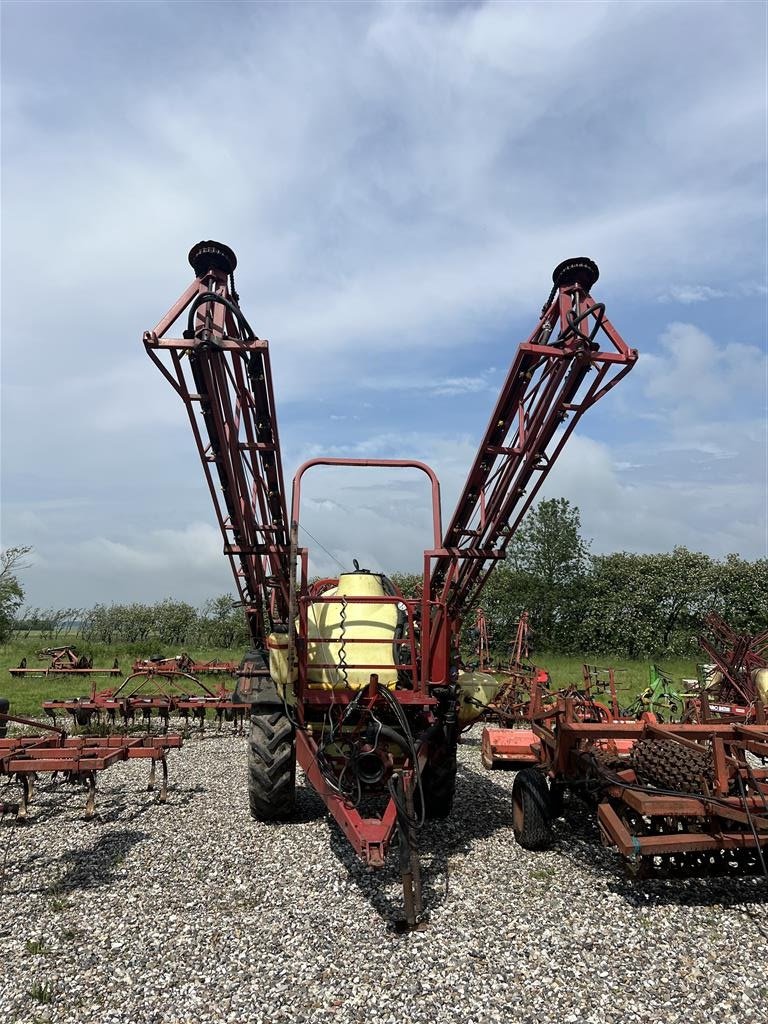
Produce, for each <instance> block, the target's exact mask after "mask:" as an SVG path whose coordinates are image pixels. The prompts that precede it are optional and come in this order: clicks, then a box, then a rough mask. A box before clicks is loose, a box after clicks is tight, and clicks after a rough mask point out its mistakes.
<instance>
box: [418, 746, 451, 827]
mask: <svg viewBox="0 0 768 1024" xmlns="http://www.w3.org/2000/svg"><path fill="white" fill-rule="evenodd" d="M421 788H422V790H423V792H424V817H425V818H447V817H448V816H449V815H450V813H451V808H452V807H453V797H454V794H455V792H456V743H455V742H454V743H446V745H445V746H444V747H441V748H440V749H439V750H438V751H437V752H436V754H435V757H434V760H430V761H428V762H427V764H426V767H425V768H424V772H423V774H422V776H421Z"/></svg>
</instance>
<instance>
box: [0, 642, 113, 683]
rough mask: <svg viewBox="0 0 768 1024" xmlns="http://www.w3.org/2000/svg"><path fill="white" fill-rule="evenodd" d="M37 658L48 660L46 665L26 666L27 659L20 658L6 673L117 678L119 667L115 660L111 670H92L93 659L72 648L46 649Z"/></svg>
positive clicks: (14, 674)
mask: <svg viewBox="0 0 768 1024" xmlns="http://www.w3.org/2000/svg"><path fill="white" fill-rule="evenodd" d="M37 657H38V658H40V659H45V658H47V659H48V664H47V665H40V666H39V667H38V666H32V668H30V667H29V666H28V665H27V659H26V658H22V659H21V664H20V665H19V666H18V668H10V669H8V671H9V672H10V674H11V675H12V676H56V675H59V676H88V675H96V676H97V675H101V676H105V675H110V676H119V675H120V666H119V664H118V662H117V658H115V660H114V663H113V665H112V668H94V667H93V658H89V657H88V656H87V655H85V654H78V653H77V650H76V649H75V648H74V647H68V646H67V647H46V648H45V650H42V651H38V652H37Z"/></svg>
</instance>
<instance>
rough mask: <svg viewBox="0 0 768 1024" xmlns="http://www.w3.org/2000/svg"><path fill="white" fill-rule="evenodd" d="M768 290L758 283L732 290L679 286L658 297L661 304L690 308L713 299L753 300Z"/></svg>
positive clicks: (701, 285) (748, 283)
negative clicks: (677, 304) (674, 304)
mask: <svg viewBox="0 0 768 1024" xmlns="http://www.w3.org/2000/svg"><path fill="white" fill-rule="evenodd" d="M767 293H768V288H766V286H765V285H764V284H759V283H758V282H757V281H744V282H742V283H740V284H737V285H734V287H732V288H730V289H727V290H726V289H723V288H713V287H712V286H711V285H708V284H677V285H670V287H669V288H667V289H666V291H664V292H662V294H661V295H659V297H658V301H659V302H665V303H669V302H679V303H681V304H682V305H683V306H690V305H692V304H693V303H697V302H710V301H712V300H713V299H728V298H744V299H746V298H752V297H754V296H760V295H765V294H767Z"/></svg>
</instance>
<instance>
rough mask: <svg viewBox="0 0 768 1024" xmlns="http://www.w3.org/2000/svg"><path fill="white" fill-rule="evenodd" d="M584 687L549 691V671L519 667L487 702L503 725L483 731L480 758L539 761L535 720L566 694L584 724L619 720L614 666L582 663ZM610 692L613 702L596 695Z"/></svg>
mask: <svg viewBox="0 0 768 1024" xmlns="http://www.w3.org/2000/svg"><path fill="white" fill-rule="evenodd" d="M582 676H583V681H582V686H581V687H577V686H569V687H564V688H562V689H560V690H556V691H553V690H552V689H551V679H550V677H549V673H548V672H546V671H545V670H544V669H540V668H535V667H533V666H525V665H518V666H517V670H516V672H514V673H512V672H510V675H509V678H508V679H507V680H505V682H504V683H502V685H501V687H500V688H499V691H498V693H497V694H496V696H495V697H494V698H493V700H492V701H491V702H490V704H489V705H488V707H487V709H486V711H487V714H486V718H487V719H489V722H490V723H493V721H494V720H496V721H497V722H499V723H500V724H498V725H494V724H488V725H486V726H485V727H484V729H483V734H482V739H481V752H482V753H481V758H482V762H483V765H484V766H485V767H486V768H500V767H520V766H521V765H526V764H537V763H538V761H539V759H540V756H541V744H540V742H539V740H538V738H537V736H536V734H535V732H534V730H533V728H532V723H533V722H535V721H536V720H537V719H539V718H540V717H541V716H542V715H545V714H546V713H547V712H548V711H550V710H551V709H552V708H553V707H555V705H556V704H557V701H558V700H559V699H563V698H568V699H569V700H570V701H571V703H572V706H573V708H574V714H575V716H576V717H577V718H578V720H579V721H581V722H612V721H621V720H622V718H621V711H620V709H619V704H618V697H617V691H616V677H615V670H614V669H612V668H611V669H602V668H597V667H596V666H594V665H583V666H582ZM606 692H608V693H609V694H610V705H608V704H606V703H605V702H604V701H602V700H599V699H598V697H600V696H602V695H603V694H605V693H606Z"/></svg>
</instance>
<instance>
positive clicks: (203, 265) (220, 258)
mask: <svg viewBox="0 0 768 1024" xmlns="http://www.w3.org/2000/svg"><path fill="white" fill-rule="evenodd" d="M189 263H190V266H191V267H192V269H193V270H194V272H195V274H196V275H197V277H202V276H203V275H204V274H205V273H206V272H207V271H209V270H220V271H223V273H225V274H231V273H232V272H233V271H234V269H235V267H236V266H237V256H235V254H234V253H233V252H232V250H231V249H230V248H229V246H228V245H224V243H223V242H214V241H212V240H211V239H209V240H208V241H207V242H198V243H197V245H193V246H192V248H191V249H190V250H189Z"/></svg>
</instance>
